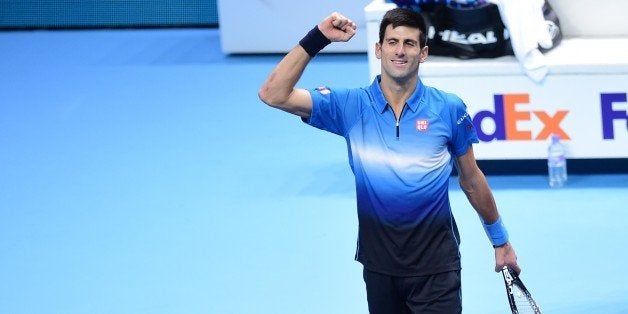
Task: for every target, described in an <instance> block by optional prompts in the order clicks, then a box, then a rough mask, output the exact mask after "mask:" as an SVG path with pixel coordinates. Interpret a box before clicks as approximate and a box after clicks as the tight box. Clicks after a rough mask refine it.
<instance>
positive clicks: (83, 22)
mask: <svg viewBox="0 0 628 314" xmlns="http://www.w3.org/2000/svg"><path fill="white" fill-rule="evenodd" d="M217 25H218V9H217V1H216V0H185V1H182V0H178V1H177V0H0V29H31V28H109V27H174V26H177V27H179V26H217Z"/></svg>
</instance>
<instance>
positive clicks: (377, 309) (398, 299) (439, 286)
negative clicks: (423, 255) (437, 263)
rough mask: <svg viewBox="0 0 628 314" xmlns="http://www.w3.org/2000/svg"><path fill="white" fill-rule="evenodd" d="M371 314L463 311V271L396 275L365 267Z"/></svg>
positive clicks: (450, 313) (440, 313)
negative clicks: (461, 272)
mask: <svg viewBox="0 0 628 314" xmlns="http://www.w3.org/2000/svg"><path fill="white" fill-rule="evenodd" d="M363 276H364V283H365V284H366V297H367V300H368V305H369V313H371V314H405V313H412V314H418V313H421V314H425V313H433V314H436V313H439V314H455V313H462V298H461V289H460V270H456V271H450V272H444V273H440V274H435V275H429V276H413V277H395V276H389V275H385V274H381V273H376V272H372V271H369V270H367V269H366V268H365V269H364V273H363Z"/></svg>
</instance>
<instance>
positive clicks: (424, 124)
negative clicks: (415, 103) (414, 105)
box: [416, 119, 430, 132]
mask: <svg viewBox="0 0 628 314" xmlns="http://www.w3.org/2000/svg"><path fill="white" fill-rule="evenodd" d="M429 126H430V123H429V120H427V119H418V120H416V130H417V131H419V132H427V129H428V128H429Z"/></svg>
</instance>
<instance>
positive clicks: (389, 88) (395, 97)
mask: <svg viewBox="0 0 628 314" xmlns="http://www.w3.org/2000/svg"><path fill="white" fill-rule="evenodd" d="M418 80H419V77H418V76H415V77H413V78H411V79H408V80H404V81H402V82H400V81H396V80H393V79H391V78H389V77H384V76H382V78H381V81H380V82H379V84H380V88H381V89H382V93H383V94H384V97H385V98H386V101H387V102H388V104H389V105H390V107H392V109H393V111H394V112H395V116H396V117H397V118H399V116H400V115H401V110H403V106H404V105H405V104H406V102H407V101H408V99H409V98H410V96H412V94H413V93H414V91H415V90H416V86H417V82H418Z"/></svg>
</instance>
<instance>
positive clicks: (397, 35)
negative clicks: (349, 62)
mask: <svg viewBox="0 0 628 314" xmlns="http://www.w3.org/2000/svg"><path fill="white" fill-rule="evenodd" d="M419 35H420V31H419V29H418V28H411V27H407V26H398V27H396V28H393V27H392V25H388V26H387V27H386V30H385V33H384V41H383V42H382V43H381V44H380V43H379V42H378V43H377V44H375V55H376V56H377V58H378V59H381V63H382V76H388V77H390V78H392V79H394V80H396V81H403V80H406V79H409V78H412V77H416V76H417V73H418V71H419V64H420V63H422V62H424V61H425V60H427V51H428V49H427V46H425V47H423V49H421V48H420V47H419Z"/></svg>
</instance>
